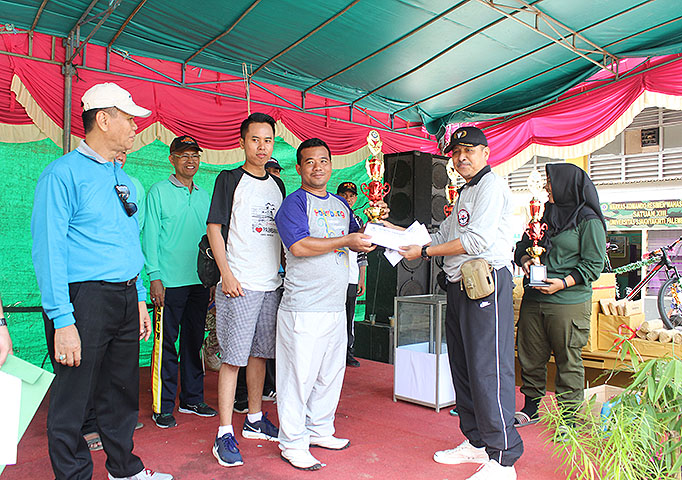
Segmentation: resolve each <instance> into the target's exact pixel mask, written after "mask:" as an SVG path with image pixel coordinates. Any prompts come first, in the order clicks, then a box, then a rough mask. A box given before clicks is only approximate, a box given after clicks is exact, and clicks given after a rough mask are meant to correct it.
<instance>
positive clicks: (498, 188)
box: [402, 127, 523, 480]
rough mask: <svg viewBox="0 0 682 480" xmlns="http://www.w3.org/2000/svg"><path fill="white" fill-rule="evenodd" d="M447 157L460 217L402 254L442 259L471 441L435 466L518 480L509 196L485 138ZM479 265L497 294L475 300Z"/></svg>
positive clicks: (452, 353) (460, 403) (473, 136)
mask: <svg viewBox="0 0 682 480" xmlns="http://www.w3.org/2000/svg"><path fill="white" fill-rule="evenodd" d="M449 152H452V162H453V164H454V167H455V169H456V170H457V172H458V173H459V174H460V175H461V176H462V177H463V178H464V180H466V182H467V183H466V184H465V185H464V186H463V187H462V188H460V189H459V197H458V199H457V204H456V207H455V210H456V214H453V215H450V216H449V217H448V218H447V219H446V220H445V221H444V222H443V223H442V224H441V226H440V229H439V230H438V232H437V233H435V234H433V235H431V238H432V242H431V244H430V245H428V246H424V247H419V246H417V245H410V246H409V247H405V248H404V249H403V250H402V255H403V256H404V257H405V258H407V259H408V260H413V259H416V258H419V256H422V257H424V258H428V257H432V256H440V255H442V256H444V258H445V262H444V267H443V269H444V270H445V273H446V274H447V278H448V285H447V287H448V288H447V298H448V305H447V313H446V335H447V344H448V355H449V358H450V370H451V373H452V380H453V383H454V385H455V391H456V393H457V411H458V412H459V419H460V429H461V430H462V433H463V434H464V436H465V437H466V440H465V441H464V442H463V443H462V444H461V445H459V446H458V447H456V448H454V449H451V450H442V451H439V452H436V454H435V455H434V456H433V459H434V460H435V461H436V462H438V463H444V464H449V465H455V464H460V463H480V464H483V466H482V467H481V468H480V469H479V470H478V471H477V472H476V473H475V474H474V475H473V476H471V477H469V479H470V480H487V479H490V480H514V479H516V470H515V469H514V463H515V462H516V461H517V460H518V459H519V457H520V456H521V454H522V453H523V442H522V440H521V437H520V436H519V434H518V433H517V432H516V429H515V428H514V402H515V399H514V317H513V306H512V305H513V304H512V289H513V284H512V274H511V253H512V246H513V243H512V239H513V229H512V224H511V216H512V205H511V194H510V192H509V188H508V186H507V184H506V182H505V181H504V180H503V179H502V178H500V177H498V176H497V175H496V174H495V173H493V172H492V170H491V169H490V166H489V165H488V164H487V163H488V156H489V155H490V149H489V148H488V141H487V139H486V138H485V135H484V134H483V132H482V131H481V130H479V129H478V128H475V127H462V128H458V129H457V130H456V131H455V132H454V133H453V134H452V138H451V140H450V144H449V145H448V147H447V148H446V149H445V152H444V153H449ZM475 258H482V259H484V260H485V261H486V262H487V264H488V265H489V266H490V267H491V269H492V270H491V276H492V278H493V282H494V290H493V292H492V293H490V294H489V295H487V296H485V297H483V298H478V299H477V300H472V299H471V298H469V297H468V295H467V293H466V291H465V290H464V288H463V286H462V283H463V280H462V265H463V264H464V263H465V262H467V261H469V260H472V259H475Z"/></svg>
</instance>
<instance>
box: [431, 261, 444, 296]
mask: <svg viewBox="0 0 682 480" xmlns="http://www.w3.org/2000/svg"><path fill="white" fill-rule="evenodd" d="M429 263H430V265H429V270H430V273H431V274H430V278H431V285H430V289H429V292H430V293H435V294H438V295H445V294H446V293H447V292H446V291H445V290H443V288H441V286H440V284H439V282H438V275H441V277H442V276H443V275H444V273H441V272H443V257H431V261H430V262H429Z"/></svg>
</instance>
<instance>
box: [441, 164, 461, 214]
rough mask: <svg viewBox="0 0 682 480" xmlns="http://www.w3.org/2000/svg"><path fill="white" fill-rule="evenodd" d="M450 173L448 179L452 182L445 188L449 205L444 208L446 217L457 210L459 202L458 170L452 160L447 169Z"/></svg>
mask: <svg viewBox="0 0 682 480" xmlns="http://www.w3.org/2000/svg"><path fill="white" fill-rule="evenodd" d="M445 169H446V171H447V172H448V178H449V179H450V182H449V183H448V186H447V187H445V197H446V198H447V200H448V204H447V205H445V206H444V207H443V212H444V213H445V216H446V217H449V216H450V214H451V213H452V211H453V210H454V209H455V201H457V196H458V194H457V187H456V185H457V170H455V166H454V162H453V161H452V158H451V159H450V160H449V161H448V165H447V167H445Z"/></svg>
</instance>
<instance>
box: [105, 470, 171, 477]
mask: <svg viewBox="0 0 682 480" xmlns="http://www.w3.org/2000/svg"><path fill="white" fill-rule="evenodd" d="M109 480H173V475H170V474H168V473H159V472H154V471H153V470H149V469H148V468H145V469H144V470H142V471H141V472H139V473H138V474H136V475H133V476H132V477H114V476H112V475H111V473H110V474H109Z"/></svg>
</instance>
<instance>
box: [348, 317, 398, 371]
mask: <svg viewBox="0 0 682 480" xmlns="http://www.w3.org/2000/svg"><path fill="white" fill-rule="evenodd" d="M355 356H356V357H358V358H366V359H368V360H374V361H377V362H384V363H393V327H391V326H390V325H381V324H375V325H372V324H371V323H369V322H367V321H364V322H355Z"/></svg>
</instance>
